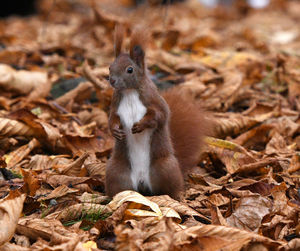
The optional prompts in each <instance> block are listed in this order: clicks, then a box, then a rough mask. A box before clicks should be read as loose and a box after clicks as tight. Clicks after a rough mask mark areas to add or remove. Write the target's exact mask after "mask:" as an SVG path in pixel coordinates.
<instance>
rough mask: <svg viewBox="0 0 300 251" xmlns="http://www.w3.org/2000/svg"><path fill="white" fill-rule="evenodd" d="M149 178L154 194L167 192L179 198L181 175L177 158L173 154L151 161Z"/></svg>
mask: <svg viewBox="0 0 300 251" xmlns="http://www.w3.org/2000/svg"><path fill="white" fill-rule="evenodd" d="M150 179H151V185H152V191H153V194H155V195H161V194H167V195H170V196H171V197H172V198H174V199H179V197H180V192H181V191H183V185H184V181H183V176H182V173H181V170H180V167H179V164H178V161H177V159H176V158H175V156H173V155H169V156H168V157H164V158H159V159H156V160H155V161H153V162H152V163H151V172H150Z"/></svg>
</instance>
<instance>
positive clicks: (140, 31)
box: [130, 26, 149, 69]
mask: <svg viewBox="0 0 300 251" xmlns="http://www.w3.org/2000/svg"><path fill="white" fill-rule="evenodd" d="M148 35H149V34H148V33H147V29H146V28H145V27H142V26H139V27H136V28H135V29H134V30H133V31H132V34H131V40H130V57H131V59H132V60H133V61H134V62H135V63H136V64H137V65H138V66H140V67H141V68H142V69H144V67H145V49H144V48H145V47H146V46H147V42H148V40H149V39H148Z"/></svg>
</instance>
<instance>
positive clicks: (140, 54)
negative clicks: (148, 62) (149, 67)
mask: <svg viewBox="0 0 300 251" xmlns="http://www.w3.org/2000/svg"><path fill="white" fill-rule="evenodd" d="M130 57H131V59H132V60H133V61H134V62H135V63H136V64H137V65H138V66H140V67H141V68H144V66H145V63H144V60H145V52H144V50H143V49H142V47H141V46H140V45H135V46H134V47H133V48H132V49H130Z"/></svg>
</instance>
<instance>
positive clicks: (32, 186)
mask: <svg viewBox="0 0 300 251" xmlns="http://www.w3.org/2000/svg"><path fill="white" fill-rule="evenodd" d="M21 173H22V175H23V179H24V187H23V188H22V189H24V190H25V191H26V193H27V194H28V195H30V196H35V194H36V191H37V190H38V189H39V188H40V187H41V184H40V183H41V182H40V180H39V179H38V178H37V173H36V172H34V171H27V170H25V169H21Z"/></svg>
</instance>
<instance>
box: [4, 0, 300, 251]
mask: <svg viewBox="0 0 300 251" xmlns="http://www.w3.org/2000/svg"><path fill="white" fill-rule="evenodd" d="M132 2H133V1H121V0H120V1H113V2H112V1H107V0H101V1H86V0H84V1H79V0H75V1H65V0H63V1H59V2H57V1H54V2H53V1H50V0H42V1H39V5H38V7H37V9H38V10H37V13H36V14H35V15H32V16H29V17H11V18H6V19H2V20H0V45H1V46H0V48H1V49H0V96H1V97H0V198H1V200H0V223H1V226H2V227H1V229H0V250H112V249H117V250H299V249H300V223H299V211H300V195H299V186H300V70H299V69H300V68H299V67H300V54H299V49H300V48H299V47H300V39H299V34H300V30H299V25H298V22H299V15H298V14H299V11H300V3H299V2H297V1H280V0H272V1H271V3H270V4H269V6H268V7H266V8H265V9H263V10H255V9H251V8H249V7H248V6H246V5H245V4H243V3H242V1H241V2H238V3H236V4H234V5H233V6H232V8H227V7H224V6H219V7H218V8H215V9H207V8H205V7H203V6H201V5H200V3H199V2H198V1H196V0H195V1H193V0H191V1H185V2H184V3H177V4H172V5H169V6H168V7H162V6H161V5H155V4H153V5H148V6H147V7H145V6H143V5H141V6H139V7H135V8H133V6H132ZM166 10H167V11H166ZM179 17H180V18H179ZM116 24H123V25H124V26H125V27H126V29H127V32H129V33H130V32H131V30H132V29H133V27H134V26H135V25H136V24H143V25H145V26H146V27H147V29H148V30H149V33H150V34H151V38H152V39H151V42H150V45H149V48H148V50H147V62H148V68H149V73H150V74H151V77H152V79H153V80H154V81H155V83H156V84H157V85H158V87H159V88H161V89H165V88H168V87H170V86H175V85H176V88H179V89H181V92H182V94H183V95H185V96H186V97H187V98H189V99H190V100H191V102H195V103H197V104H199V105H201V106H202V107H203V108H205V109H206V110H207V111H208V116H209V118H210V120H211V128H212V130H211V132H210V137H207V138H206V139H205V142H206V144H205V146H204V147H203V149H202V151H201V153H200V149H199V165H198V166H197V167H195V168H194V169H193V170H192V172H191V173H190V174H189V175H188V177H186V182H185V184H186V185H185V187H186V189H185V192H184V193H183V195H182V198H181V200H180V201H176V200H173V199H171V198H170V197H169V196H167V195H162V196H152V197H144V196H142V195H140V194H138V193H136V192H133V191H124V192H122V193H119V194H118V195H116V196H115V197H114V198H113V199H112V200H111V198H109V197H107V196H106V195H105V190H104V180H105V166H106V163H107V160H108V158H109V155H110V153H111V150H112V146H113V139H112V137H111V135H110V134H109V131H108V112H109V104H110V100H111V97H112V89H111V88H110V87H109V85H108V82H107V78H108V74H109V72H108V66H109V64H110V63H111V62H112V60H113V29H114V26H115V25H116Z"/></svg>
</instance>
